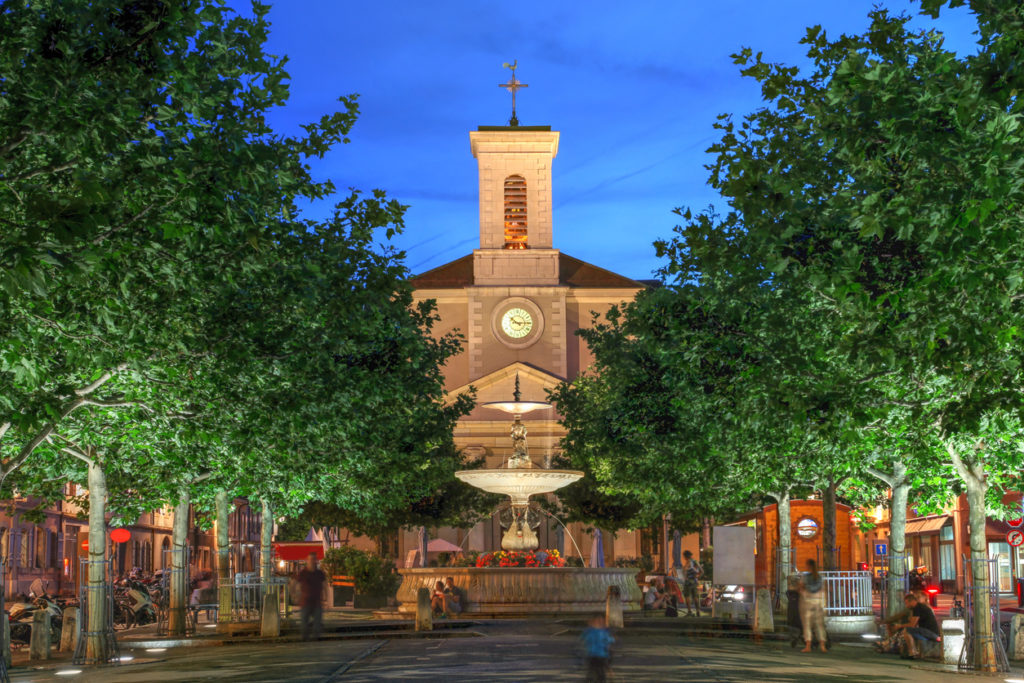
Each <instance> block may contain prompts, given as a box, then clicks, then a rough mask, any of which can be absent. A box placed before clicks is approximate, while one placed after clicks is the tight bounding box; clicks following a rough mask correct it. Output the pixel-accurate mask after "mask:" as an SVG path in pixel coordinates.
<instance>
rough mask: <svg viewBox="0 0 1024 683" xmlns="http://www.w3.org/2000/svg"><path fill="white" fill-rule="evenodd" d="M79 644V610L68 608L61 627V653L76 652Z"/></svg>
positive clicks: (65, 610)
mask: <svg viewBox="0 0 1024 683" xmlns="http://www.w3.org/2000/svg"><path fill="white" fill-rule="evenodd" d="M77 642H78V608H77V607H66V608H65V609H64V621H63V622H62V623H61V627H60V651H61V652H74V651H75V643H77Z"/></svg>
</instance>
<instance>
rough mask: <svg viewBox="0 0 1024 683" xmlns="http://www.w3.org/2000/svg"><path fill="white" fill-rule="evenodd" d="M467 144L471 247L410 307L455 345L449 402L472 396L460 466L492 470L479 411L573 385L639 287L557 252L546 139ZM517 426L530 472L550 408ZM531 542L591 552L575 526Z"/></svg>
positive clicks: (493, 416) (505, 439) (475, 545)
mask: <svg viewBox="0 0 1024 683" xmlns="http://www.w3.org/2000/svg"><path fill="white" fill-rule="evenodd" d="M469 137H470V151H471V153H472V154H473V156H474V157H475V158H476V161H477V167H478V171H479V201H480V225H479V235H480V246H479V248H478V249H475V250H474V251H473V252H472V253H471V254H467V255H465V256H463V257H461V258H458V259H456V260H454V261H452V262H450V263H447V264H445V265H443V266H440V267H438V268H435V269H433V270H431V271H428V272H426V273H423V274H421V275H419V276H417V277H415V278H414V279H413V285H414V287H415V289H416V291H415V297H416V299H417V300H420V301H421V300H426V299H430V300H433V301H435V302H436V304H437V310H438V314H439V316H440V322H439V323H438V324H437V325H436V326H435V330H436V332H437V333H438V334H445V333H448V332H452V331H458V332H459V333H461V334H462V335H464V337H465V340H466V343H465V348H464V350H463V352H462V353H461V354H460V355H459V356H456V357H455V358H452V359H451V360H450V361H449V362H448V364H447V366H446V367H445V381H446V387H447V389H448V391H449V392H450V393H451V394H452V395H458V394H461V393H463V392H468V391H470V390H471V388H472V389H475V391H476V397H477V407H476V408H474V410H473V412H472V413H470V414H469V415H467V416H465V417H464V418H462V419H461V420H460V421H459V423H458V426H457V427H456V430H455V443H456V445H457V446H458V447H459V448H460V449H461V450H462V452H463V454H464V455H465V456H466V457H467V458H469V459H474V460H477V459H483V460H485V461H486V466H487V467H500V466H502V464H503V463H504V462H505V460H506V459H507V458H508V456H509V455H511V451H512V442H511V439H510V437H509V426H510V423H511V418H510V416H509V415H507V414H505V413H502V412H499V411H497V410H494V409H490V408H486V407H483V404H485V403H487V402H489V401H508V400H511V399H512V395H513V391H514V390H515V386H516V380H517V378H518V381H519V386H520V390H521V396H522V400H524V401H545V400H546V399H547V394H546V391H547V390H549V389H553V388H554V387H555V386H556V385H557V384H558V383H560V382H562V381H564V380H572V379H573V378H575V377H576V376H577V375H579V374H580V373H581V372H583V371H584V370H585V369H586V368H587V367H588V366H589V365H590V364H591V362H592V360H593V359H592V357H591V355H590V352H589V350H588V348H587V346H586V343H585V342H583V340H582V339H580V338H579V337H578V336H577V335H576V331H577V330H578V329H581V328H586V327H589V326H590V325H591V324H592V318H593V315H594V314H602V315H603V314H604V313H605V312H606V311H607V310H608V309H609V308H610V307H611V306H613V305H616V304H621V303H623V302H627V301H629V300H631V299H632V298H633V297H634V296H635V295H636V293H637V292H639V291H640V290H641V289H643V288H644V287H645V285H644V284H643V283H641V282H638V281H636V280H632V279H630V278H628V277H625V276H622V275H618V274H616V273H613V272H610V271H608V270H605V269H603V268H599V267H597V266H595V265H592V264H589V263H586V262H584V261H581V260H579V259H576V258H573V257H571V256H569V255H567V254H564V253H562V252H561V251H559V250H558V249H557V248H556V246H555V242H554V233H555V231H554V220H553V212H552V173H551V171H552V165H553V162H554V159H555V157H556V155H557V153H558V141H559V133H558V132H557V131H552V130H551V129H550V128H549V127H546V126H535V127H530V126H515V127H511V126H509V127H506V126H500V127H499V126H494V127H490V126H482V127H480V128H479V129H478V130H476V131H473V132H471V133H470V136H469ZM522 420H523V423H524V424H525V425H526V427H527V430H528V432H529V435H528V445H529V449H530V456H531V458H532V460H533V461H534V463H535V464H536V466H545V464H546V463H547V462H549V460H550V457H551V456H553V455H554V454H555V453H556V451H557V449H558V444H559V441H560V439H561V438H562V436H563V435H564V430H563V428H562V427H561V425H559V423H558V414H557V413H556V411H555V410H554V408H549V409H546V410H537V411H534V412H531V413H528V414H526V415H524V416H523V417H522ZM430 532H431V535H432V537H440V538H444V539H445V540H448V541H450V542H452V543H454V544H455V545H457V546H459V547H461V548H463V549H466V550H493V549H497V548H499V547H500V543H501V533H502V530H501V524H500V519H499V516H498V515H495V516H493V517H492V518H491V519H490V520H488V521H487V522H484V523H480V524H478V525H477V526H476V527H474V528H473V529H471V530H469V531H463V530H457V529H432V530H430ZM537 533H538V536H539V539H540V546H541V547H549V548H555V547H558V548H559V549H560V550H562V551H564V552H565V553H566V554H568V555H581V554H582V555H584V556H587V555H588V554H589V552H590V543H591V536H590V534H589V533H585V532H584V530H583V528H582V526H581V525H570V528H569V536H570V538H565V537H564V534H559V533H558V531H557V525H556V524H555V523H554V522H552V521H551V520H547V521H544V522H542V523H541V524H540V527H539V528H538V530H537ZM603 536H604V538H603V546H604V552H605V556H606V559H607V560H608V561H609V562H610V561H611V560H612V559H613V558H614V557H615V556H616V555H619V556H623V555H624V556H630V557H634V556H639V555H641V554H644V552H643V551H644V550H645V549H646V550H647V551H650V550H651V548H650V547H646V548H645V547H641V546H642V545H643V543H642V539H641V536H642V534H638V533H636V532H627V531H620V532H618V533H617V534H610V533H605V534H604V535H603ZM647 545H648V546H650V543H649V542H648V544H647ZM416 547H417V537H416V534H415V533H414V532H403V533H401V534H400V536H399V539H398V547H397V548H395V550H397V551H398V557H399V558H405V557H407V555H408V551H409V550H413V549H415V548H416Z"/></svg>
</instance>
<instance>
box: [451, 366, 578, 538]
mask: <svg viewBox="0 0 1024 683" xmlns="http://www.w3.org/2000/svg"><path fill="white" fill-rule="evenodd" d="M512 398H513V400H512V401H494V402H491V403H484V404H483V407H484V408H494V409H496V410H500V411H502V412H504V413H509V414H511V415H512V416H513V417H512V427H511V429H510V430H509V435H510V436H511V437H512V455H511V456H510V457H509V458H508V460H507V461H506V463H505V466H504V467H500V468H497V469H489V470H462V471H461V472H456V473H455V476H456V477H458V478H459V479H461V480H462V481H464V482H466V483H467V484H469V485H470V486H475V487H476V488H478V489H482V490H484V491H487V492H488V493H503V494H505V495H507V496H508V497H509V499H510V502H511V511H512V522H511V523H510V524H509V527H508V531H506V532H505V535H504V536H503V537H502V539H501V547H502V549H503V550H536V549H537V547H538V545H539V541H538V540H537V534H536V533H534V531H533V529H532V528H531V526H530V524H529V522H528V519H527V512H528V510H529V506H530V496H532V495H536V494H540V493H551V492H552V491H555V490H557V489H560V488H562V487H563V486H567V485H569V484H571V483H573V482H574V481H576V480H578V479H580V478H582V477H583V472H579V471H577V470H550V469H542V468H538V467H535V466H534V464H533V460H531V459H530V452H529V449H528V447H527V445H526V434H527V432H526V425H524V424H523V422H522V419H521V417H522V416H523V415H524V414H526V413H529V412H532V411H534V410H543V409H546V408H550V407H551V404H549V403H541V402H538V401H523V400H520V392H519V376H518V375H516V389H515V392H514V393H513V395H512Z"/></svg>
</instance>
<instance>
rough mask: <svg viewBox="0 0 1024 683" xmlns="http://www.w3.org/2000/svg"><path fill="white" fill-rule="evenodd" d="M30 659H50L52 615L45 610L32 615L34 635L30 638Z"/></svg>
mask: <svg viewBox="0 0 1024 683" xmlns="http://www.w3.org/2000/svg"><path fill="white" fill-rule="evenodd" d="M28 658H29V659H49V658H50V613H49V612H48V611H47V610H45V609H40V610H36V612H35V614H33V615H32V635H31V636H30V637H29V644H28Z"/></svg>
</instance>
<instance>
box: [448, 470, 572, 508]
mask: <svg viewBox="0 0 1024 683" xmlns="http://www.w3.org/2000/svg"><path fill="white" fill-rule="evenodd" d="M455 476H456V477H458V478H459V479H461V480H462V481H464V482H466V483H467V484H469V485H470V486H475V487H477V488H478V489H483V490H484V491H487V492H488V493H504V494H505V495H507V496H509V497H510V498H511V499H512V505H514V506H517V507H522V506H525V505H526V504H527V503H528V502H529V500H530V496H532V495H535V494H538V493H550V492H552V491H554V490H555V489H560V488H562V487H563V486H568V485H569V484H571V483H573V482H574V481H576V480H578V479H580V478H582V477H583V472H580V471H578V470H542V469H534V468H520V469H494V470H462V471H460V472H456V473H455Z"/></svg>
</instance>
